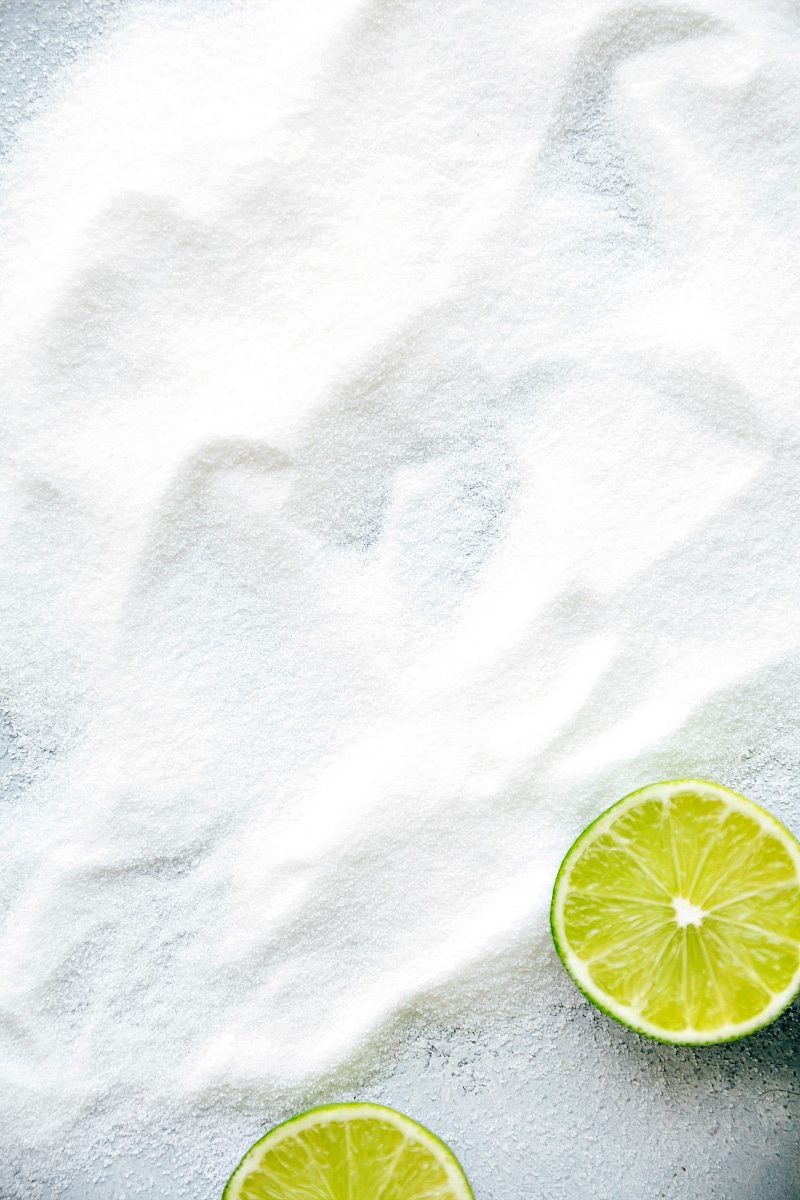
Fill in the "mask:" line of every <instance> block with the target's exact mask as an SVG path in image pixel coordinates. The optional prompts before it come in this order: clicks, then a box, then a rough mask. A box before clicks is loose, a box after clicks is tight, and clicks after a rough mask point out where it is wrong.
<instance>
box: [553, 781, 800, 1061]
mask: <svg viewBox="0 0 800 1200" xmlns="http://www.w3.org/2000/svg"><path fill="white" fill-rule="evenodd" d="M550 918H551V926H552V930H553V938H554V941H555V944H556V948H557V950H558V953H559V955H560V956H561V959H562V961H563V963H564V965H565V967H566V968H567V970H568V971H569V973H570V975H571V976H572V978H573V979H574V981H575V983H576V984H577V985H578V987H579V988H580V989H581V991H582V992H584V994H585V995H586V996H587V997H588V998H589V999H590V1000H591V1001H593V1003H595V1004H596V1005H597V1006H598V1007H599V1008H601V1009H602V1010H603V1011H604V1012H606V1013H607V1014H608V1015H609V1016H612V1017H614V1018H615V1019H616V1020H618V1021H621V1022H622V1023H623V1024H624V1025H627V1026H629V1027H630V1028H632V1029H635V1030H637V1031H638V1032H640V1033H644V1034H646V1035H648V1036H649V1037H653V1038H656V1039H658V1040H659V1041H664V1042H672V1043H680V1044H686V1043H694V1044H710V1043H712V1042H724V1041H732V1040H734V1039H736V1038H739V1037H743V1036H744V1035H745V1034H748V1033H752V1032H753V1031H754V1030H756V1029H760V1028H761V1027H762V1026H763V1025H766V1024H768V1023H769V1022H770V1021H773V1020H774V1019H775V1017H777V1016H778V1015H779V1014H780V1013H781V1012H783V1010H784V1009H785V1008H786V1007H788V1005H789V1004H790V1003H791V1002H792V1000H793V999H794V997H795V996H796V995H797V993H798V991H799V990H800V844H798V842H797V840H796V839H795V838H794V837H793V836H792V834H791V833H789V831H788V830H787V829H785V828H784V826H783V825H781V824H780V822H779V821H777V820H776V819H775V818H774V817H772V816H771V815H770V814H769V813H768V812H766V811H765V810H764V809H762V808H760V807H759V806H758V805H756V804H753V803H752V801H750V800H747V799H746V798H745V797H744V796H740V795H738V793H736V792H732V791H729V790H728V789H727V788H724V787H721V786H720V785H719V784H715V783H709V782H706V781H704V780H698V779H685V780H678V781H675V782H670V783H657V784H652V785H651V786H649V787H646V788H642V789H641V791H638V792H634V793H633V794H632V795H630V796H626V797H625V799H623V800H620V801H619V803H618V804H615V805H614V806H613V807H612V808H610V809H608V810H607V811H606V812H605V813H603V814H602V815H601V816H600V817H598V819H597V820H596V821H595V822H594V824H592V825H590V826H589V828H588V829H586V830H585V831H584V832H583V833H582V834H581V836H580V837H579V838H578V840H577V841H576V842H575V844H574V845H573V846H572V848H571V849H570V851H569V852H568V854H567V856H566V858H565V859H564V861H563V863H562V864H561V869H560V871H559V873H558V877H557V879H556V883H555V887H554V889H553V902H552V908H551V914H550Z"/></svg>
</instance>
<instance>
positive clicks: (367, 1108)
mask: <svg viewBox="0 0 800 1200" xmlns="http://www.w3.org/2000/svg"><path fill="white" fill-rule="evenodd" d="M343 1108H346V1109H348V1110H350V1111H351V1112H352V1111H354V1110H357V1109H361V1110H362V1112H363V1113H364V1116H375V1115H379V1114H380V1113H382V1112H384V1113H391V1114H392V1115H393V1116H398V1117H402V1118H403V1120H404V1121H407V1122H408V1124H409V1125H413V1126H414V1127H415V1128H417V1129H421V1130H422V1132H423V1133H424V1134H425V1135H426V1137H429V1138H430V1139H431V1141H434V1142H436V1143H437V1145H439V1146H441V1147H442V1150H444V1152H445V1155H446V1157H447V1158H448V1159H449V1160H450V1162H451V1164H452V1165H453V1167H454V1168H455V1170H456V1171H457V1172H458V1174H459V1175H460V1176H461V1178H462V1180H463V1181H464V1187H465V1189H466V1194H467V1196H470V1197H471V1198H472V1200H475V1198H474V1194H473V1191H472V1188H471V1187H470V1186H469V1180H468V1179H467V1177H466V1175H465V1174H464V1170H463V1168H462V1166H461V1163H460V1162H459V1161H458V1159H457V1158H456V1156H455V1154H454V1153H453V1151H452V1150H451V1149H450V1147H449V1146H448V1145H447V1142H443V1141H442V1139H441V1138H440V1137H437V1136H436V1134H435V1133H432V1132H431V1131H430V1129H427V1128H426V1126H424V1125H420V1123H419V1121H413V1120H412V1119H411V1117H407V1116H406V1115H405V1113H401V1112H399V1111H398V1109H396V1108H389V1107H388V1105H386V1104H369V1103H364V1102H359V1101H353V1102H351V1103H348V1104H320V1105H319V1106H318V1107H317V1108H307V1109H306V1110H305V1112H301V1113H297V1115H296V1116H294V1117H290V1118H289V1120H288V1121H281V1123H280V1125H274V1126H273V1127H272V1129H270V1131H269V1133H265V1134H264V1136H263V1137H261V1138H259V1139H258V1141H257V1142H254V1143H253V1145H252V1146H249V1147H248V1149H247V1151H246V1152H245V1153H244V1154H243V1155H242V1157H241V1159H240V1160H239V1162H238V1163H237V1164H236V1169H235V1171H233V1172H232V1174H231V1177H230V1179H229V1180H228V1182H227V1183H226V1184H225V1188H224V1191H223V1193H222V1198H221V1200H230V1196H231V1194H232V1188H233V1183H234V1180H235V1178H236V1176H237V1174H238V1173H239V1168H240V1167H241V1165H242V1163H243V1162H244V1160H245V1159H246V1158H248V1157H249V1155H250V1154H251V1152H252V1151H253V1150H255V1148H256V1147H257V1146H262V1145H263V1144H264V1143H265V1142H268V1141H269V1140H270V1138H271V1137H272V1136H273V1134H275V1133H277V1132H278V1131H279V1130H284V1129H287V1128H288V1127H289V1126H290V1125H296V1124H297V1123H298V1122H300V1121H302V1120H303V1118H304V1117H307V1116H309V1114H310V1113H323V1112H341V1111H342V1109H343Z"/></svg>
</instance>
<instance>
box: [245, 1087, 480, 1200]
mask: <svg viewBox="0 0 800 1200" xmlns="http://www.w3.org/2000/svg"><path fill="white" fill-rule="evenodd" d="M222 1200H473V1196H472V1191H471V1190H470V1186H469V1184H468V1183H467V1179H466V1176H465V1175H464V1172H463V1171H462V1170H461V1167H460V1165H459V1162H458V1159H457V1158H456V1156H455V1155H454V1154H453V1152H452V1150H450V1149H449V1148H448V1147H447V1146H446V1145H445V1144H444V1142H441V1141H440V1140H439V1138H437V1137H435V1136H434V1135H433V1134H432V1133H430V1132H429V1131H428V1130H427V1129H424V1128H423V1126H422V1125H417V1123H416V1122H415V1121H412V1120H410V1119H409V1118H408V1117H404V1116H403V1114H402V1113H399V1112H395V1111H394V1109H392V1108H383V1107H382V1106H381V1105H380V1104H330V1105H327V1106H326V1107H324V1108H314V1109H311V1111H310V1112H306V1113H302V1114H301V1115H300V1116H299V1117H295V1118H294V1119H293V1120H291V1121H286V1123H285V1124H283V1125H278V1126H277V1128H275V1129H273V1130H271V1131H270V1132H269V1133H268V1134H267V1135H266V1137H263V1138H261V1140H260V1141H259V1142H256V1144H255V1146H253V1147H252V1148H251V1149H250V1150H248V1152H247V1154H245V1156H244V1158H243V1159H242V1161H241V1162H240V1163H239V1166H238V1167H237V1168H236V1170H235V1171H234V1173H233V1175H231V1177H230V1179H229V1180H228V1184H227V1186H226V1188H225V1191H224V1192H223V1194H222Z"/></svg>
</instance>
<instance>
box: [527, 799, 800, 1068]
mask: <svg viewBox="0 0 800 1200" xmlns="http://www.w3.org/2000/svg"><path fill="white" fill-rule="evenodd" d="M688 789H701V791H708V792H710V793H711V794H713V795H714V796H716V797H722V796H724V797H726V798H729V799H730V802H731V805H732V807H733V808H737V809H739V810H741V811H744V812H746V813H747V814H748V815H750V816H753V817H757V818H758V820H759V821H760V823H761V824H762V825H763V826H764V827H766V828H768V829H770V830H771V831H772V832H773V833H774V834H775V835H776V836H777V838H778V839H779V841H781V842H782V843H783V845H784V846H785V847H786V849H787V850H789V851H790V852H792V853H793V857H794V859H795V862H796V863H797V864H798V871H799V873H800V841H798V839H797V838H796V837H795V836H794V834H793V833H792V832H791V831H790V830H789V829H787V828H786V826H785V825H783V824H782V823H781V822H780V821H778V819H777V818H776V817H774V816H773V815H772V813H770V812H769V811H768V810H767V809H765V808H763V807H762V806H761V805H759V804H756V803H755V802H754V801H753V800H750V799H748V798H747V797H746V796H743V795H742V794H741V793H740V792H735V791H733V790H732V789H730V788H726V787H724V786H723V785H722V784H718V783H714V782H712V781H711V780H706V779H673V780H667V781H664V782H661V783H654V784H647V785H646V786H645V787H642V788H638V789H637V790H636V791H634V792H630V793H629V794H628V795H626V796H623V797H622V799H621V800H618V801H616V803H614V804H612V805H611V806H610V807H609V808H607V809H605V810H604V811H603V812H601V813H600V814H599V816H597V817H596V818H595V820H594V821H592V822H591V824H589V825H587V827H586V828H585V829H584V830H583V831H582V832H581V833H580V834H579V836H578V837H577V838H576V839H575V841H574V842H573V843H572V845H571V846H570V848H569V850H568V851H567V853H566V855H565V856H564V859H563V861H562V863H561V866H560V867H559V869H558V873H557V875H556V878H555V882H554V884H553V893H552V899H551V903H550V932H551V934H552V938H553V944H554V946H555V948H556V952H557V953H558V956H559V958H560V959H561V962H562V965H563V966H564V968H565V970H566V971H567V974H568V975H569V976H570V978H571V979H572V981H573V983H574V984H575V986H576V987H577V989H578V990H579V992H581V994H582V995H583V996H585V998H586V999H587V1000H588V1001H589V1002H590V1003H591V1004H592V1005H593V1006H594V1007H595V1008H597V1009H598V1010H599V1011H600V1012H602V1013H603V1014H604V1015H605V1016H607V1017H610V1018H611V1019H612V1020H613V1021H616V1022H617V1023H618V1024H619V1025H622V1026H623V1027H624V1028H625V1029H629V1030H632V1031H633V1032H635V1033H638V1034H640V1035H641V1036H642V1037H645V1038H648V1039H649V1040H650V1041H654V1042H659V1043H661V1044H662V1045H672V1046H712V1045H721V1044H724V1043H730V1042H737V1041H741V1040H742V1038H745V1037H748V1036H750V1035H751V1034H753V1033H757V1032H758V1031H759V1030H761V1029H764V1028H765V1027H766V1026H767V1025H770V1024H772V1022H773V1021H775V1020H777V1018H778V1017H780V1016H781V1014H782V1013H785V1012H786V1011H787V1009H789V1008H790V1007H791V1006H792V1004H793V1003H794V1001H795V1000H796V999H797V998H798V996H800V967H799V968H798V970H797V973H796V975H795V977H794V979H793V981H792V983H791V984H790V985H789V987H787V988H786V989H785V990H784V991H783V992H782V993H781V994H780V995H779V996H778V997H776V1000H775V1002H774V1003H773V1004H772V1005H769V1006H767V1007H766V1008H765V1009H764V1010H763V1012H761V1013H759V1014H758V1016H757V1017H755V1018H754V1019H753V1020H751V1021H749V1022H744V1023H743V1024H742V1025H741V1027H738V1028H735V1029H732V1030H729V1031H728V1032H724V1033H720V1034H716V1035H715V1034H711V1035H707V1036H706V1035H703V1034H700V1033H698V1032H696V1031H695V1032H694V1033H691V1034H689V1035H688V1036H687V1035H686V1033H685V1032H684V1033H683V1034H675V1033H672V1032H671V1031H667V1030H664V1029H658V1028H655V1027H654V1026H653V1025H652V1024H650V1023H648V1022H638V1021H636V1020H632V1019H631V1018H630V1017H629V1016H627V1015H623V1014H622V1013H621V1012H620V1007H621V1006H620V1005H618V1004H617V1003H616V1002H615V1000H614V998H613V997H611V996H608V995H607V993H605V992H603V990H602V989H601V988H599V987H596V986H594V987H588V986H587V985H586V983H585V981H584V980H583V979H582V978H581V977H580V975H579V973H578V972H577V971H576V970H575V969H574V968H573V955H572V953H571V951H570V949H569V947H568V945H567V938H566V935H565V933H564V931H563V930H562V929H561V928H560V922H559V909H560V907H561V906H562V903H563V900H564V898H565V895H566V894H567V890H568V889H567V887H566V881H567V879H568V877H569V874H570V872H571V869H572V867H573V865H574V864H575V862H576V860H577V858H578V857H579V855H580V853H581V852H582V850H583V848H584V847H586V846H587V845H588V844H589V843H590V842H591V841H593V840H595V838H596V837H598V836H599V831H600V827H604V826H610V825H612V824H613V822H614V821H615V820H616V818H617V817H618V816H619V815H620V814H621V812H622V811H623V810H625V809H627V808H632V807H634V806H635V805H636V804H637V803H640V802H641V801H642V799H643V798H644V797H645V794H650V795H655V794H657V793H658V792H659V791H670V792H678V791H679V790H688ZM576 957H577V956H576Z"/></svg>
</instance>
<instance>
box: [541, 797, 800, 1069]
mask: <svg viewBox="0 0 800 1200" xmlns="http://www.w3.org/2000/svg"><path fill="white" fill-rule="evenodd" d="M697 783H699V784H706V785H708V786H710V787H714V788H720V789H721V790H722V791H725V792H730V793H731V794H732V795H734V796H738V797H739V799H740V800H744V801H745V802H746V803H747V804H749V805H751V806H752V807H753V808H754V809H757V810H758V811H759V812H762V813H764V814H765V815H766V816H767V817H769V819H770V820H771V821H775V822H776V823H779V822H777V818H775V817H774V816H773V815H772V813H771V812H768V811H767V809H765V808H763V807H762V806H761V805H760V804H756V803H755V801H754V800H750V799H748V797H747V796H743V795H742V793H741V792H734V791H733V789H732V788H726V787H725V786H724V784H721V783H714V782H713V780H710V779H668V780H662V781H661V782H659V783H657V784H653V783H648V784H646V785H645V787H641V788H637V789H636V791H634V792H628V794H627V796H623V797H622V799H621V800H617V801H616V803H614V804H611V805H610V806H609V807H608V808H605V809H603V811H602V812H601V813H599V814H598V816H596V817H595V819H594V820H593V821H592V823H591V824H590V825H587V826H586V828H585V829H584V831H583V833H581V834H579V835H578V837H577V838H576V839H575V841H574V842H573V843H572V845H571V846H570V848H569V850H568V851H567V853H566V854H565V855H564V859H563V862H562V863H561V866H560V867H559V868H558V874H557V875H556V880H555V883H554V884H553V895H552V899H551V901H550V933H551V934H552V937H553V944H554V946H555V948H556V951H557V953H558V957H559V958H560V959H561V962H562V965H563V967H564V970H565V971H566V972H567V974H568V975H569V977H570V979H571V980H572V982H573V983H574V984H575V986H576V988H577V989H578V991H579V992H580V993H581V995H582V996H585V997H586V999H587V1000H588V1001H589V1003H590V1004H592V1005H593V1006H594V1007H595V1008H596V1009H599V1011H600V1012H601V1013H603V1015H604V1016H606V1017H611V1020H612V1021H616V1023H617V1024H618V1025H622V1027H623V1028H624V1029H631V1030H633V1032H634V1033H638V1034H639V1035H640V1036H641V1037H644V1038H647V1039H648V1041H651V1042H659V1043H660V1044H661V1045H662V1046H691V1047H693V1048H694V1047H697V1046H699V1047H703V1046H722V1045H724V1044H725V1043H730V1042H741V1041H743V1040H744V1038H747V1037H751V1035H752V1034H754V1033H758V1032H759V1031H760V1030H762V1029H765V1028H766V1027H767V1025H772V1023H773V1022H774V1021H777V1019H778V1017H780V1016H782V1014H783V1013H785V1012H786V1011H787V1009H789V1008H791V1006H792V1005H793V1004H794V1002H795V1000H796V999H797V997H798V996H800V988H798V990H797V991H796V992H795V993H794V995H793V996H790V997H789V1000H788V1001H787V1002H786V1004H784V1006H783V1008H780V1009H778V1011H777V1012H774V1013H770V1014H769V1016H768V1017H767V1018H766V1019H765V1020H764V1022H763V1023H762V1024H761V1025H756V1026H754V1027H753V1028H752V1029H748V1030H747V1032H746V1033H736V1034H733V1035H732V1036H731V1037H716V1038H713V1037H712V1038H709V1039H708V1040H707V1041H696V1040H695V1039H692V1040H691V1041H687V1040H685V1039H682V1038H681V1037H679V1036H676V1037H667V1036H666V1035H665V1036H664V1037H658V1036H657V1035H656V1034H654V1033H651V1032H650V1030H645V1029H640V1028H638V1027H637V1026H636V1025H634V1024H632V1023H631V1022H629V1021H624V1020H623V1019H622V1017H619V1016H617V1014H616V1013H615V1012H613V1011H612V1010H611V1009H610V1008H607V1007H606V1006H605V1005H604V1004H601V1003H600V1001H599V1000H598V999H597V998H596V997H595V996H592V995H591V993H590V992H587V990H586V988H585V987H583V986H582V985H581V983H580V982H579V981H578V980H577V979H576V978H575V975H574V974H573V973H572V971H571V970H570V967H569V964H568V961H567V956H566V954H565V952H564V948H563V947H562V945H561V941H560V939H559V936H558V932H557V930H556V921H555V908H556V900H557V897H558V891H559V885H560V883H561V880H562V878H563V876H564V874H565V873H566V869H567V867H568V866H569V865H570V864H571V862H572V859H573V858H574V857H575V856H576V855H577V852H578V850H579V849H580V847H581V846H582V845H583V843H584V842H585V841H586V840H587V838H588V837H589V834H590V833H591V832H592V830H593V829H594V827H595V826H596V825H599V823H600V822H601V821H602V820H603V819H604V817H607V816H608V814H609V813H611V812H613V811H614V809H615V808H621V807H622V806H623V805H624V804H627V803H628V801H629V800H632V799H633V798H634V796H639V795H641V794H642V792H649V791H650V789H651V788H652V787H675V786H677V785H681V784H685V785H686V786H687V787H691V786H692V784H697ZM781 828H782V829H783V830H785V832H786V834H787V836H788V837H789V838H791V840H792V841H793V842H795V843H796V844H797V845H798V847H800V842H799V841H798V839H797V838H796V837H795V836H794V834H793V833H792V832H791V830H789V829H786V826H785V825H781Z"/></svg>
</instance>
